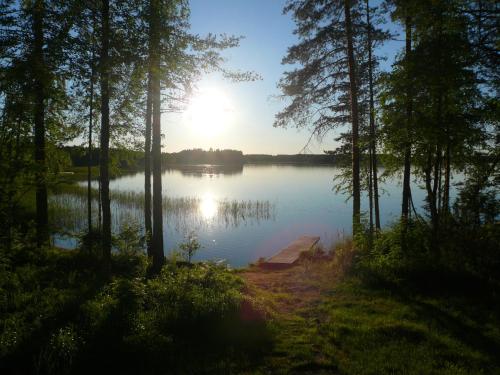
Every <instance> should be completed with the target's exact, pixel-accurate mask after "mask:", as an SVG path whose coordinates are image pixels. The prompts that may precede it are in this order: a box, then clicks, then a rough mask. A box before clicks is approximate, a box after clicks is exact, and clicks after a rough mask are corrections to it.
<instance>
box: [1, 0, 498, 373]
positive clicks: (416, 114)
mask: <svg viewBox="0 0 500 375" xmlns="http://www.w3.org/2000/svg"><path fill="white" fill-rule="evenodd" d="M256 4H259V5H255V6H259V7H262V9H264V6H265V4H264V3H263V2H260V3H258V2H257V1H256ZM191 5H192V3H191V2H190V1H188V0H173V1H171V0H169V1H167V0H83V1H82V0H25V1H24V0H23V1H17V0H0V171H1V173H0V371H1V372H2V373H6V374H30V373H32V374H70V373H71V374H78V373H82V374H84V373H108V374H109V373H117V372H119V373H124V374H126V373H151V374H167V373H257V374H259V373H262V374H263V373H288V372H292V373H311V372H313V373H314V372H318V373H325V372H326V373H328V372H339V373H345V374H362V373H416V374H419V373H444V374H455V373H481V372H483V373H498V372H499V371H500V370H499V369H500V363H499V359H498V355H497V353H498V351H499V350H500V349H499V348H500V331H499V329H498V327H499V326H500V324H499V322H500V316H499V314H498V311H500V309H499V306H500V300H499V295H498V290H499V288H500V221H499V220H500V199H499V197H500V190H499V189H500V101H499V83H500V71H499V68H498V67H499V59H500V51H499V44H498V35H499V19H500V5H499V3H498V2H497V1H494V0H452V1H449V0H418V1H417V0H408V1H399V0H385V1H377V2H375V1H369V0H332V1H324V0H285V1H284V2H283V17H288V19H289V20H290V22H291V23H292V24H293V28H294V29H293V31H291V32H290V33H291V34H292V33H293V38H290V39H287V43H289V45H288V48H287V49H286V52H284V56H282V65H283V69H282V71H281V78H280V79H279V80H278V82H277V83H276V84H277V90H278V92H279V93H278V95H274V96H273V98H274V99H277V100H278V101H279V102H280V103H281V107H280V108H281V109H280V110H279V111H277V113H275V114H274V123H273V126H274V127H275V128H278V129H294V130H297V129H298V130H301V131H303V132H304V133H303V134H306V135H305V136H304V143H305V146H304V147H303V149H302V151H301V152H300V154H297V155H263V154H253V155H244V154H243V153H242V152H241V151H237V150H218V149H216V150H213V149H211V150H208V151H204V150H202V149H199V148H194V149H191V150H184V151H181V152H178V153H163V152H162V150H168V149H178V148H176V147H177V145H175V144H173V141H172V137H171V133H170V129H171V128H169V127H171V126H180V125H179V124H178V123H177V122H175V121H168V124H167V121H165V119H166V118H168V119H171V118H170V117H168V116H169V115H170V114H176V113H177V114H178V113H183V112H185V111H189V108H190V107H189V106H190V103H191V101H192V100H193V97H195V95H196V91H197V84H198V83H199V82H200V80H202V79H203V77H206V76H207V75H210V74H213V75H217V77H219V79H220V80H221V82H230V83H234V84H241V83H245V84H248V85H251V84H252V83H253V82H256V81H261V80H265V79H266V77H264V76H261V75H260V74H259V72H254V71H251V70H240V69H234V68H233V67H232V66H231V68H230V67H229V66H230V65H229V64H228V56H230V55H231V53H230V51H231V50H233V49H235V48H239V47H240V44H241V43H242V41H243V36H239V34H237V35H230V34H225V33H222V34H213V33H210V32H208V33H206V34H204V35H200V34H199V33H196V32H194V31H193V28H192V27H191V24H190V23H191ZM254 22H258V20H254ZM264 26H265V25H264ZM262 27H263V25H259V28H262ZM395 45H396V46H398V47H394V46H395ZM387 48H392V49H393V52H394V58H393V60H392V61H390V64H386V63H385V58H386V53H385V52H384V51H386V49H387ZM263 50H264V49H263ZM267 52H268V53H271V52H270V51H269V50H268V51H267ZM222 99H223V98H222V97H219V100H220V101H222ZM202 104H203V103H202ZM214 104H216V103H215V102H214V101H213V98H212V100H211V101H210V100H206V102H205V103H204V104H203V105H201V106H199V108H198V110H199V111H200V113H197V114H196V115H197V117H200V118H203V117H204V116H206V115H208V114H211V113H212V114H213V109H212V108H211V106H213V105H214ZM219 104H220V106H221V108H220V109H221V110H220V111H219V114H220V113H225V112H230V111H231V109H230V108H226V107H225V104H224V103H219ZM242 105H243V104H242ZM216 113H217V112H216ZM221 116H222V115H221ZM216 120H221V121H222V117H221V118H219V119H216ZM207 123H209V122H208V121H207ZM211 126H213V129H208V133H207V134H212V133H215V128H216V124H214V123H212V124H211ZM269 126H271V124H269ZM165 129H167V131H165ZM201 130H202V128H198V129H195V131H196V132H200V133H201ZM220 136H221V137H223V136H224V135H220ZM280 137H286V133H285V132H283V133H282V135H280ZM325 137H329V139H331V140H332V141H334V144H335V145H337V146H338V147H337V148H336V149H334V150H325V151H324V154H321V155H314V154H311V153H309V146H310V145H311V143H312V142H320V143H321V141H322V140H324V139H325ZM70 145H77V146H70ZM169 147H172V148H169ZM193 147H195V145H194V146H193ZM235 147H237V146H235ZM245 163H248V164H250V163H256V164H259V163H277V164H280V163H282V164H287V163H299V164H303V165H307V164H313V165H314V164H327V165H338V166H339V167H340V168H341V169H342V171H341V173H340V174H338V175H336V176H335V178H333V176H332V186H329V187H328V188H329V189H332V190H333V192H332V194H334V193H336V194H343V196H345V199H346V204H347V205H348V206H349V210H350V211H351V213H350V214H349V215H348V219H349V222H350V223H352V224H349V226H350V230H349V231H348V233H349V236H347V237H343V238H341V239H338V241H337V242H336V243H333V244H331V246H326V247H316V248H314V249H312V250H311V251H309V252H304V254H303V256H302V258H301V259H300V261H299V262H298V264H297V265H295V266H294V267H296V268H292V271H291V272H290V271H284V272H281V273H280V272H276V273H272V272H267V271H266V270H263V269H262V268H260V266H259V264H260V263H259V262H256V264H255V265H250V266H249V267H248V268H247V269H243V270H234V269H232V268H231V267H230V265H227V264H225V263H224V262H216V261H206V262H195V261H193V255H194V254H196V253H197V252H198V251H199V250H200V249H201V244H200V243H199V242H198V239H197V237H196V233H190V234H189V236H187V237H186V238H185V242H183V243H179V244H177V246H176V248H175V249H166V248H165V236H166V235H168V231H167V230H166V228H167V223H166V222H165V221H166V220H167V219H168V217H169V216H168V213H170V211H172V213H174V214H179V213H180V214H182V208H184V209H186V212H191V213H193V212H196V213H199V212H200V211H203V207H202V202H201V201H200V199H199V197H194V198H192V199H185V198H182V197H181V198H180V199H177V200H171V199H169V197H166V196H165V195H164V192H165V189H166V188H167V189H168V186H167V187H166V186H165V184H164V181H163V179H162V174H163V172H164V171H165V169H166V168H168V166H169V165H196V164H214V165H218V164H220V165H236V167H235V168H232V169H231V168H229V169H228V170H229V171H231V173H238V172H239V171H241V169H242V167H241V166H242V165H244V164H245ZM380 166H383V170H382V169H381V168H379V167H380ZM131 170H134V171H141V172H143V176H142V175H141V179H142V178H143V181H142V180H141V183H143V193H142V191H141V193H140V194H135V193H133V194H128V195H127V193H118V192H115V191H112V190H111V189H110V185H111V184H110V181H111V179H112V178H114V177H115V176H117V175H119V174H120V173H123V172H124V171H131ZM72 171H73V172H74V173H75V175H77V176H73V177H76V178H73V177H72V176H71V173H69V174H68V173H64V172H72ZM198 172H199V171H198ZM198 172H197V173H198ZM458 174H460V180H459V181H456V180H454V177H456V176H457V175H458ZM394 176H401V180H402V183H401V189H400V190H401V197H402V199H401V203H400V210H398V213H397V215H396V219H395V221H394V222H393V223H392V224H391V225H389V226H387V227H384V226H382V224H381V222H382V220H381V215H382V212H384V209H385V208H386V206H385V203H384V196H383V194H382V193H383V191H382V187H381V181H382V179H383V178H385V177H394ZM75 180H85V181H86V184H85V185H86V186H84V187H82V186H75ZM96 180H97V181H96ZM287 182H288V184H289V185H290V187H293V188H297V189H300V188H301V186H303V185H302V184H301V183H304V181H287ZM299 182H300V184H299ZM191 183H192V184H193V185H195V184H197V183H200V180H199V179H198V180H194V179H193V181H191ZM252 183H255V184H259V185H261V184H263V185H265V184H266V183H268V181H266V180H263V181H260V180H259V179H258V177H255V176H254V177H253V180H252ZM412 184H420V187H421V188H422V189H423V190H424V192H425V201H424V203H423V206H422V207H416V205H417V204H418V202H416V201H415V199H414V194H415V191H414V189H413V188H412V186H413V185H412ZM250 185H251V184H250ZM270 188H272V187H271V186H270ZM181 189H182V187H181ZM454 189H455V190H456V195H455V196H454V195H453V194H452V191H453V190H454ZM285 190H286V189H283V191H280V192H279V193H277V195H278V198H277V199H279V194H286V193H287V191H285ZM76 191H78V193H79V194H80V195H79V197H78V204H79V206H78V208H77V209H78V210H79V213H81V211H82V210H83V211H84V212H85V220H84V225H83V226H82V225H81V224H82V223H81V220H80V218H79V217H78V218H76V219H75V217H76V215H74V216H71V215H70V211H71V209H70V208H69V207H66V206H67V203H68V202H69V200H70V199H72V198H74V197H75V195H73V196H71V194H72V193H75V192H76ZM61 192H63V193H62V194H60V193H61ZM82 192H84V195H82V194H81V193H82ZM58 194H60V196H58ZM120 194H122V195H120ZM61 196H62V197H61ZM54 197H56V198H61V199H60V201H59V202H56V203H57V204H56V205H55V206H54V207H56V210H55V212H54V211H53V212H50V208H49V202H50V200H51V199H53V198H54ZM363 197H366V199H367V203H368V204H367V208H366V210H364V209H362V207H364V206H363V205H362V199H363ZM309 198H311V197H309ZM120 200H121V201H122V202H125V201H127V204H128V206H127V204H124V206H127V207H129V208H130V207H132V206H134V207H135V209H136V210H137V209H139V210H140V215H136V216H137V217H140V218H141V219H140V222H136V221H135V220H131V219H130V217H125V216H124V217H123V220H121V221H122V222H121V223H119V225H117V223H116V219H117V218H118V217H120V216H119V214H118V213H117V211H116V207H117V206H116V204H117V203H118V204H119V203H120ZM207 202H208V205H207V207H205V210H206V213H207V212H208V211H210V212H208V214H207V216H209V215H215V214H216V213H217V214H218V211H217V209H216V208H215V207H214V203H213V202H210V201H207ZM324 204H325V205H327V204H328V202H324ZM137 207H138V208H137ZM224 207H225V212H226V213H227V215H228V217H229V218H231V217H232V218H235V217H236V218H237V217H239V216H238V215H239V214H238V209H240V210H241V212H243V215H244V216H251V215H256V216H258V217H262V215H263V216H266V217H268V216H269V215H270V213H269V212H270V210H271V209H272V205H271V204H269V202H261V201H256V202H250V200H248V201H246V202H243V203H242V202H237V201H231V202H230V201H225V206H224V205H223V207H222V208H223V211H224ZM72 209H73V208H72ZM166 210H168V213H167V214H165V211H166ZM176 210H177V211H176ZM74 211H75V210H74V209H73V211H71V212H73V213H74ZM333 214H342V215H346V214H345V212H343V213H338V212H333V213H332V215H333ZM73 219H75V220H77V221H78V220H79V221H78V223H77V224H78V225H74V227H75V228H78V231H79V233H72V235H73V236H74V238H75V240H76V241H77V243H78V245H77V248H76V249H74V250H72V251H64V250H61V249H59V248H57V247H55V246H54V245H53V241H52V239H53V236H54V235H56V234H57V233H59V232H60V231H61V228H58V225H59V224H61V223H63V225H62V226H64V221H65V220H73ZM73 224H75V223H73ZM322 224H325V223H322ZM66 229H67V228H66ZM62 230H64V228H62ZM227 230H234V228H230V227H229V226H228V227H227ZM290 230H293V228H292V229H290ZM337 230H338V228H337ZM298 235H299V234H298ZM252 243H253V242H252ZM256 245H257V242H256ZM256 261H257V260H256ZM308 272H313V273H314V274H313V275H312V277H311V278H306V277H304V275H307V274H308ZM388 306H389V307H388ZM483 323H484V326H483ZM366 348H368V351H369V357H366V353H365V349H366Z"/></svg>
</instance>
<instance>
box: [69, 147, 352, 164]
mask: <svg viewBox="0 0 500 375" xmlns="http://www.w3.org/2000/svg"><path fill="white" fill-rule="evenodd" d="M63 150H64V151H66V152H67V153H68V155H69V157H70V159H71V163H72V165H73V166H75V167H83V166H87V163H88V154H87V149H85V148H84V147H80V146H71V147H64V148H63ZM162 156H163V163H164V164H165V165H178V164H186V165H195V164H214V165H242V164H245V163H249V164H338V163H342V162H343V161H348V160H350V156H349V155H332V154H328V153H325V154H295V155H266V154H249V155H244V154H243V152H241V151H238V150H218V149H217V150H212V149H210V150H202V149H192V150H183V151H180V152H173V153H163V154H162ZM110 157H111V161H112V164H113V165H114V166H116V167H118V168H123V169H136V168H142V167H143V166H144V152H142V151H133V150H126V149H111V150H110ZM98 164H99V149H94V150H92V160H91V165H92V166H97V165H98Z"/></svg>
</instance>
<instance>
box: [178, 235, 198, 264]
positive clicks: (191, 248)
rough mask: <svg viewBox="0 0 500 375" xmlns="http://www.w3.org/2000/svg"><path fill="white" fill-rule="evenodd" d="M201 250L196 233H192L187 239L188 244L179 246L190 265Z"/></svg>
mask: <svg viewBox="0 0 500 375" xmlns="http://www.w3.org/2000/svg"><path fill="white" fill-rule="evenodd" d="M200 248H201V245H200V243H199V242H198V238H197V237H196V236H195V235H194V233H190V234H189V235H188V236H187V238H186V242H185V243H182V244H180V245H179V249H180V250H181V253H182V254H183V255H184V258H185V260H186V262H188V263H191V259H192V258H193V255H195V254H196V253H197V252H198V250H200Z"/></svg>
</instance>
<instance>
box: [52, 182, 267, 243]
mask: <svg viewBox="0 0 500 375" xmlns="http://www.w3.org/2000/svg"><path fill="white" fill-rule="evenodd" d="M92 196H93V202H92V203H93V204H92V206H93V207H92V211H93V215H94V217H93V220H94V222H97V208H98V207H97V197H98V191H97V190H96V189H93V190H92ZM203 203H204V202H203V199H202V198H199V197H163V210H164V215H165V217H166V219H167V221H171V222H172V223H173V224H174V226H175V227H176V228H193V227H197V228H198V227H201V226H203V225H207V224H210V223H212V222H217V223H219V224H222V225H225V226H230V227H237V226H239V225H241V224H244V223H247V222H249V221H250V222H254V221H255V222H260V221H265V220H274V218H275V215H276V213H275V206H274V205H273V204H272V203H270V202H269V201H259V200H253V201H250V200H249V201H238V200H228V199H222V200H218V201H213V202H212V201H211V202H209V204H210V205H211V207H212V208H211V209H213V210H214V212H213V217H212V218H205V217H204V216H203V212H202V206H203ZM49 211H50V221H51V223H54V227H55V228H56V230H57V231H58V232H60V233H70V234H71V233H77V232H80V231H82V230H84V229H85V228H86V226H87V216H86V215H87V214H86V212H87V188H86V187H83V186H78V185H75V184H61V185H60V186H58V187H57V188H56V189H55V190H54V194H52V195H51V196H50V197H49ZM111 211H112V217H113V223H112V228H113V230H114V231H117V230H118V229H119V227H120V224H121V223H123V222H126V221H130V220H131V219H132V220H134V221H135V222H141V223H142V222H144V193H137V192H130V191H111Z"/></svg>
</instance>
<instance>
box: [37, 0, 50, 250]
mask: <svg viewBox="0 0 500 375" xmlns="http://www.w3.org/2000/svg"><path fill="white" fill-rule="evenodd" d="M44 13H45V4H44V1H43V0H36V1H35V4H34V7H33V37H34V43H33V57H34V65H33V72H34V78H35V79H34V89H35V106H34V120H35V132H34V133H35V139H34V142H35V163H36V238H37V245H38V246H39V247H41V246H43V245H44V244H46V243H48V240H49V228H48V226H49V213H48V212H49V210H48V204H47V181H46V174H47V171H46V162H45V91H46V88H45V81H46V79H47V77H46V74H47V72H46V67H45V59H44V56H43V44H44V36H43V27H44V26H43V19H44Z"/></svg>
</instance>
